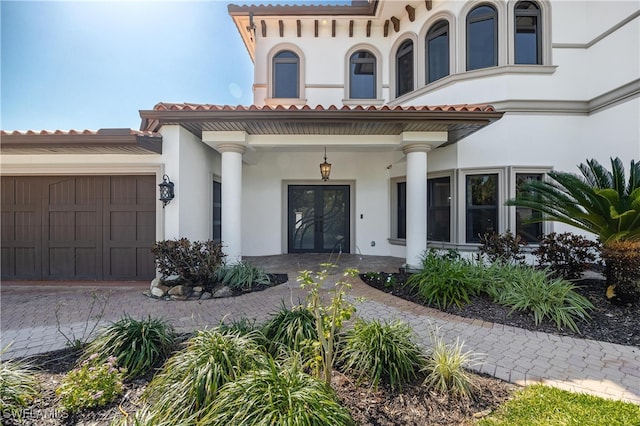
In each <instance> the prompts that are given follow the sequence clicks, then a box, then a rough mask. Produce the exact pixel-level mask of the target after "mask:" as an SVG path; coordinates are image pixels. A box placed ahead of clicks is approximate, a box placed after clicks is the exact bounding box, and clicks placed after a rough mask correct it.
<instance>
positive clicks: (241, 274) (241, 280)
mask: <svg viewBox="0 0 640 426" xmlns="http://www.w3.org/2000/svg"><path fill="white" fill-rule="evenodd" d="M215 279H216V281H218V282H220V283H222V284H224V285H226V286H227V287H229V288H230V289H232V290H236V291H249V290H251V289H252V288H253V287H254V284H262V285H268V284H270V280H269V275H267V273H266V272H264V271H263V270H261V269H259V268H257V267H255V266H253V265H251V264H250V263H247V262H238V263H234V264H232V265H223V266H221V267H220V268H218V270H217V271H216V274H215Z"/></svg>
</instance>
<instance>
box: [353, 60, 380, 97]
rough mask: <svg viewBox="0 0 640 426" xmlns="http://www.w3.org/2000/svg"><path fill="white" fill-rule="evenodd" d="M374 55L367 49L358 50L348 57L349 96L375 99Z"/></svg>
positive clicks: (375, 68) (375, 70)
mask: <svg viewBox="0 0 640 426" xmlns="http://www.w3.org/2000/svg"><path fill="white" fill-rule="evenodd" d="M376 73H377V65H376V57H375V55H374V54H373V53H371V52H369V51H367V50H358V51H357V52H355V53H353V54H352V55H351V57H350V58H349V98H350V99H376V97H377V94H376V91H377V86H378V84H377V76H376Z"/></svg>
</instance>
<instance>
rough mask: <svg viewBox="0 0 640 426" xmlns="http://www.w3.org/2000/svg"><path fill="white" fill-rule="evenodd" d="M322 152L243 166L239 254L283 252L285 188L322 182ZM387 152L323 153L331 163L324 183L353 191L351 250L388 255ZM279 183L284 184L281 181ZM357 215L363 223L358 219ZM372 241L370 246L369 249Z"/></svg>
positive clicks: (272, 155) (274, 156) (267, 156)
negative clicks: (372, 242)
mask: <svg viewBox="0 0 640 426" xmlns="http://www.w3.org/2000/svg"><path fill="white" fill-rule="evenodd" d="M323 155H324V153H323V151H322V150H317V151H308V152H265V153H264V154H263V155H262V157H261V158H260V160H259V162H258V163H257V164H256V165H247V164H245V165H244V166H243V177H242V178H243V186H244V188H243V194H242V196H243V198H242V205H243V216H242V222H243V229H242V247H243V254H244V255H247V256H258V255H267V254H277V253H283V252H284V253H286V250H287V247H286V246H287V241H286V231H287V229H286V221H283V218H286V210H285V209H286V197H287V194H286V185H285V184H284V183H290V184H313V185H320V184H323V182H322V180H321V179H320V169H319V164H320V163H321V162H322V161H323ZM393 157H394V153H392V152H341V151H331V150H328V152H327V161H328V162H329V163H331V164H332V169H331V178H330V180H329V181H328V182H326V184H329V185H331V184H340V185H343V184H348V185H352V186H353V187H354V189H355V191H354V194H355V199H354V200H352V205H353V206H354V209H353V211H352V212H351V214H352V216H353V218H354V226H355V228H354V231H355V241H353V242H352V245H353V246H354V247H353V248H354V251H355V252H361V253H363V254H376V255H389V254H390V253H391V251H390V250H391V248H390V246H389V244H388V243H387V238H388V237H389V209H390V207H389V190H388V186H389V183H388V182H389V174H390V171H389V170H388V169H387V166H388V165H389V164H391V163H392V162H393ZM283 182H284V183H283ZM360 215H362V219H361V218H360ZM371 241H375V247H372V246H371Z"/></svg>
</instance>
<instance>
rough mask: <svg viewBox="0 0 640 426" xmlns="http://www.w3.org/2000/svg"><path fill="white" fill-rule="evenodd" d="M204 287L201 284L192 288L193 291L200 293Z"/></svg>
mask: <svg viewBox="0 0 640 426" xmlns="http://www.w3.org/2000/svg"><path fill="white" fill-rule="evenodd" d="M203 290H204V289H203V288H202V287H201V286H196V287H194V288H193V292H194V293H202V291H203Z"/></svg>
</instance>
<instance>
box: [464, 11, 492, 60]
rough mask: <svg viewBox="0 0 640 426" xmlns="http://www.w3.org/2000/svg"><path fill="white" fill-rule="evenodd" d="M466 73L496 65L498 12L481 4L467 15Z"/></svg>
mask: <svg viewBox="0 0 640 426" xmlns="http://www.w3.org/2000/svg"><path fill="white" fill-rule="evenodd" d="M466 29H467V37H466V42H467V71H471V70H476V69H481V68H488V67H495V66H497V65H498V12H497V11H496V9H495V8H494V7H493V6H490V5H487V4H483V5H480V6H477V7H475V8H473V9H471V11H470V12H469V13H468V14H467V26H466Z"/></svg>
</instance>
